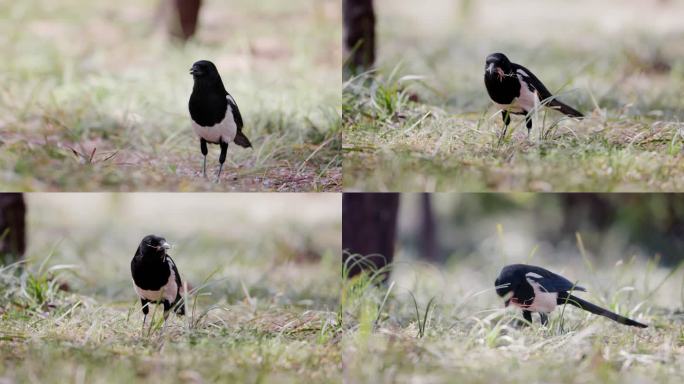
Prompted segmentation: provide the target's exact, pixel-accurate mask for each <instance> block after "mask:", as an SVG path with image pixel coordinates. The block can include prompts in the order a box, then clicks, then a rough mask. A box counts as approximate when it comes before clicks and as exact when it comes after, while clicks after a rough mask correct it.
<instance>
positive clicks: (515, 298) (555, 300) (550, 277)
mask: <svg viewBox="0 0 684 384" xmlns="http://www.w3.org/2000/svg"><path fill="white" fill-rule="evenodd" d="M494 285H495V287H496V293H497V294H498V295H499V296H500V297H503V298H504V300H505V302H504V306H506V307H508V305H509V304H512V305H514V306H516V307H519V308H521V309H522V313H523V318H525V320H527V321H528V322H529V323H532V312H538V313H539V316H540V318H541V323H542V324H543V325H546V324H547V323H548V317H547V314H548V313H550V312H551V311H553V310H554V309H555V308H556V306H558V305H564V304H571V305H574V306H575V307H577V308H580V309H584V310H585V311H589V312H591V313H593V314H596V315H600V316H605V317H607V318H609V319H611V320H614V321H617V322H618V323H620V324H625V325H631V326H633V327H639V328H646V327H647V325H645V324H642V323H639V322H637V321H634V320H632V319H628V318H626V317H623V316H620V315H618V314H617V313H613V312H611V311H609V310H607V309H604V308H601V307H599V306H597V305H594V304H592V303H590V302H588V301H584V300H582V299H580V298H579V297H577V296H573V295H571V294H570V292H572V291H586V289H585V288H583V287H580V286H577V285H575V284H573V283H571V282H570V281H569V280H568V279H566V278H564V277H563V276H559V275H556V274H555V273H553V272H551V271H548V270H546V269H544V268H541V267H535V266H533V265H525V264H512V265H507V266H505V267H504V268H503V269H502V270H501V273H500V274H499V277H497V278H496V281H495V282H494Z"/></svg>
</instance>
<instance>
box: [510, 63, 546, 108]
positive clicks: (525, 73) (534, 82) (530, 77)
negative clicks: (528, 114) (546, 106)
mask: <svg viewBox="0 0 684 384" xmlns="http://www.w3.org/2000/svg"><path fill="white" fill-rule="evenodd" d="M511 67H512V68H513V69H514V70H515V73H517V74H519V75H520V76H522V77H523V79H525V81H526V82H527V84H529V85H530V86H532V87H533V88H534V89H530V91H532V92H534V91H535V90H536V91H537V93H538V94H539V100H541V101H544V100H546V99H548V98H549V97H551V96H552V95H551V92H549V90H548V89H546V86H545V85H544V83H542V82H541V80H539V79H538V78H537V76H535V75H534V73H532V71H530V70H529V69H527V68H525V67H523V66H522V65H520V64H516V63H511Z"/></svg>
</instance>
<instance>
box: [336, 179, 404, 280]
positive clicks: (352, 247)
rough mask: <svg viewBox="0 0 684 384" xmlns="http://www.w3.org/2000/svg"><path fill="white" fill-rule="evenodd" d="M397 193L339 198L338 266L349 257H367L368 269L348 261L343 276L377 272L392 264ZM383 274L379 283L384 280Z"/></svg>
mask: <svg viewBox="0 0 684 384" xmlns="http://www.w3.org/2000/svg"><path fill="white" fill-rule="evenodd" d="M398 210H399V194H397V193H345V194H344V195H342V249H343V250H344V251H345V252H343V254H342V263H343V265H347V260H348V259H349V257H350V256H352V255H355V254H358V255H362V256H368V258H367V259H366V261H368V262H370V264H371V265H372V267H370V268H367V266H364V265H363V264H360V263H353V260H352V261H350V265H348V267H350V268H349V270H348V271H347V273H348V274H347V277H354V276H356V275H358V274H360V273H361V272H363V271H364V269H370V270H377V269H380V268H383V267H385V266H386V265H388V264H390V263H392V260H393V258H394V244H395V238H396V233H397V213H398ZM387 276H388V275H387V274H385V275H384V278H383V280H386V279H387Z"/></svg>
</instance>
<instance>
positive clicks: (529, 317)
mask: <svg viewBox="0 0 684 384" xmlns="http://www.w3.org/2000/svg"><path fill="white" fill-rule="evenodd" d="M522 313H523V319H525V321H521V322H520V325H521V326H528V325H531V324H532V312H530V311H527V310H524V309H523V311H522Z"/></svg>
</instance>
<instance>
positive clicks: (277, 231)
mask: <svg viewBox="0 0 684 384" xmlns="http://www.w3.org/2000/svg"><path fill="white" fill-rule="evenodd" d="M185 196H187V195H183V197H181V196H168V195H155V196H142V195H138V196H136V197H131V196H127V197H121V196H118V197H117V196H101V195H89V196H81V195H59V196H50V195H38V197H36V195H30V200H29V202H28V204H29V205H28V206H29V210H33V213H32V214H31V215H30V220H29V223H30V228H32V230H31V232H30V233H29V235H30V238H31V239H32V242H31V245H30V249H29V251H28V254H27V255H28V259H27V261H26V262H24V263H23V264H21V265H19V264H14V265H10V266H4V267H2V268H0V292H2V294H0V361H1V363H0V381H9V382H44V383H49V382H54V383H60V382H227V381H230V382H300V381H301V380H308V381H311V382H323V383H327V382H338V381H339V376H340V370H341V355H340V348H339V336H338V335H339V330H340V323H339V320H338V317H339V314H338V312H337V311H338V308H339V301H338V297H339V285H338V284H334V283H333V284H331V281H332V282H334V281H336V280H335V279H336V278H338V276H339V255H338V252H337V251H336V249H339V241H340V240H339V223H338V222H337V221H338V220H339V212H338V211H339V199H337V198H336V197H334V196H333V197H314V198H313V200H312V198H308V200H307V198H306V197H305V196H303V195H288V197H287V198H284V199H280V200H281V201H280V203H278V202H276V200H278V199H274V198H273V197H272V196H263V197H261V198H260V197H258V195H250V196H246V195H245V196H244V197H240V196H239V195H232V196H235V197H233V198H232V199H233V202H231V203H223V204H221V203H220V200H219V199H217V198H218V197H221V196H211V195H210V196H205V195H203V196H204V197H202V198H199V196H198V195H194V197H185ZM222 199H223V201H224V202H225V200H226V198H225V196H224V197H222ZM243 199H245V200H243ZM259 199H261V200H259ZM207 200H208V201H207ZM247 200H250V201H252V202H253V203H254V204H258V205H259V206H260V207H261V208H252V209H241V208H240V207H245V206H246V205H247V204H246V203H245V202H246V201H247ZM79 201H81V202H82V204H85V205H86V206H88V207H89V208H90V212H91V213H92V215H91V216H92V217H96V219H91V220H93V222H94V223H95V224H93V222H91V223H85V222H83V221H81V220H78V218H75V217H74V216H73V215H72V216H69V215H65V214H64V212H62V211H60V208H59V207H60V206H61V207H65V208H64V209H65V210H66V211H68V210H69V209H73V207H74V205H78V204H80V203H79ZM159 201H162V202H161V203H159ZM170 201H173V202H175V205H174V207H173V209H172V210H171V211H170V212H169V213H168V214H169V215H170V218H173V216H174V212H176V213H175V214H179V215H181V216H186V218H187V220H186V222H183V221H180V220H169V221H168V222H167V223H166V224H163V225H160V224H159V223H158V222H157V220H156V218H155V217H156V216H155V215H154V213H155V212H157V211H156V210H157V209H162V208H163V207H164V206H167V207H168V203H169V202H170ZM305 201H308V202H309V205H310V208H305V209H302V215H301V216H300V217H299V218H288V215H287V207H288V206H291V204H295V203H303V202H305ZM333 202H334V203H336V204H337V205H334V204H332V203H333ZM49 207H53V208H55V209H53V210H49V209H47V208H49ZM66 207H68V208H66ZM94 207H99V209H98V208H94ZM208 207H213V208H214V209H215V212H216V213H218V214H219V215H220V216H219V217H220V219H212V218H209V219H208V218H206V217H200V216H203V215H193V214H192V212H193V211H195V210H197V209H201V210H203V209H207V208H208ZM262 208H263V209H266V210H267V211H264V212H269V213H268V214H267V215H266V216H264V217H263V218H259V217H260V216H261V213H259V212H260V211H259V210H260V209H262ZM111 209H117V212H120V217H118V218H110V217H109V215H108V212H110V210H111ZM227 211H232V212H233V214H234V215H233V216H232V218H231V217H229V216H227V215H226V214H225V213H226V212H227ZM38 212H42V213H41V214H39V213H38ZM336 212H337V213H336ZM246 213H250V214H249V215H246V216H245V214H246ZM60 217H61V218H62V219H60ZM145 217H147V218H148V219H145ZM226 217H228V218H226ZM150 218H151V219H150ZM269 219H270V221H269ZM264 220H266V221H265V222H264ZM201 221H204V222H205V225H202V224H197V223H198V222H201ZM153 222H156V223H153ZM207 222H210V223H207ZM219 222H221V223H223V224H224V225H225V226H227V227H230V226H231V224H234V223H237V222H240V223H241V227H242V228H240V229H238V230H236V231H233V232H232V233H226V231H225V226H224V227H222V228H219V229H216V230H213V231H212V230H211V228H212V227H215V226H216V224H217V223H219ZM190 223H192V224H190ZM264 223H266V224H264ZM269 223H273V226H271V225H270V224H269ZM152 225H155V226H157V227H159V228H158V229H157V232H158V233H164V234H165V236H166V237H167V239H168V240H169V241H170V242H172V243H173V244H174V248H173V249H172V250H171V252H170V254H171V255H172V256H173V257H174V260H175V261H176V263H177V265H178V267H179V270H180V272H181V274H182V275H183V276H184V278H185V280H186V281H189V282H190V283H191V284H192V286H193V288H190V289H191V291H190V293H189V299H188V300H187V302H186V309H187V313H188V315H187V316H185V317H176V316H173V315H171V316H170V317H169V322H168V323H167V325H166V326H165V327H164V328H163V329H162V321H161V320H162V318H161V309H156V307H155V308H153V309H152V310H151V311H150V313H151V314H152V313H154V314H155V318H156V320H155V321H154V322H150V318H149V317H148V324H150V329H146V330H145V331H144V332H143V331H142V329H141V325H142V313H141V311H140V302H139V301H138V300H137V299H136V296H135V293H134V291H133V288H132V286H131V281H130V271H129V269H128V263H129V262H130V258H131V257H132V255H133V253H134V250H135V246H136V244H135V242H136V241H139V239H137V237H138V236H137V235H135V237H136V238H133V237H134V234H137V233H138V232H143V231H148V230H149V227H148V226H152ZM191 226H195V227H196V228H198V230H197V231H194V232H193V231H189V230H188V228H189V227H191ZM312 226H314V227H315V228H316V231H317V233H318V235H317V237H316V239H311V238H309V237H308V235H307V233H309V231H310V230H312ZM161 227H163V228H161ZM283 228H287V229H283ZM143 233H146V232H143ZM250 233H251V234H250ZM60 238H61V239H62V240H61V241H60V240H56V239H60ZM155 311H156V313H155Z"/></svg>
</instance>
